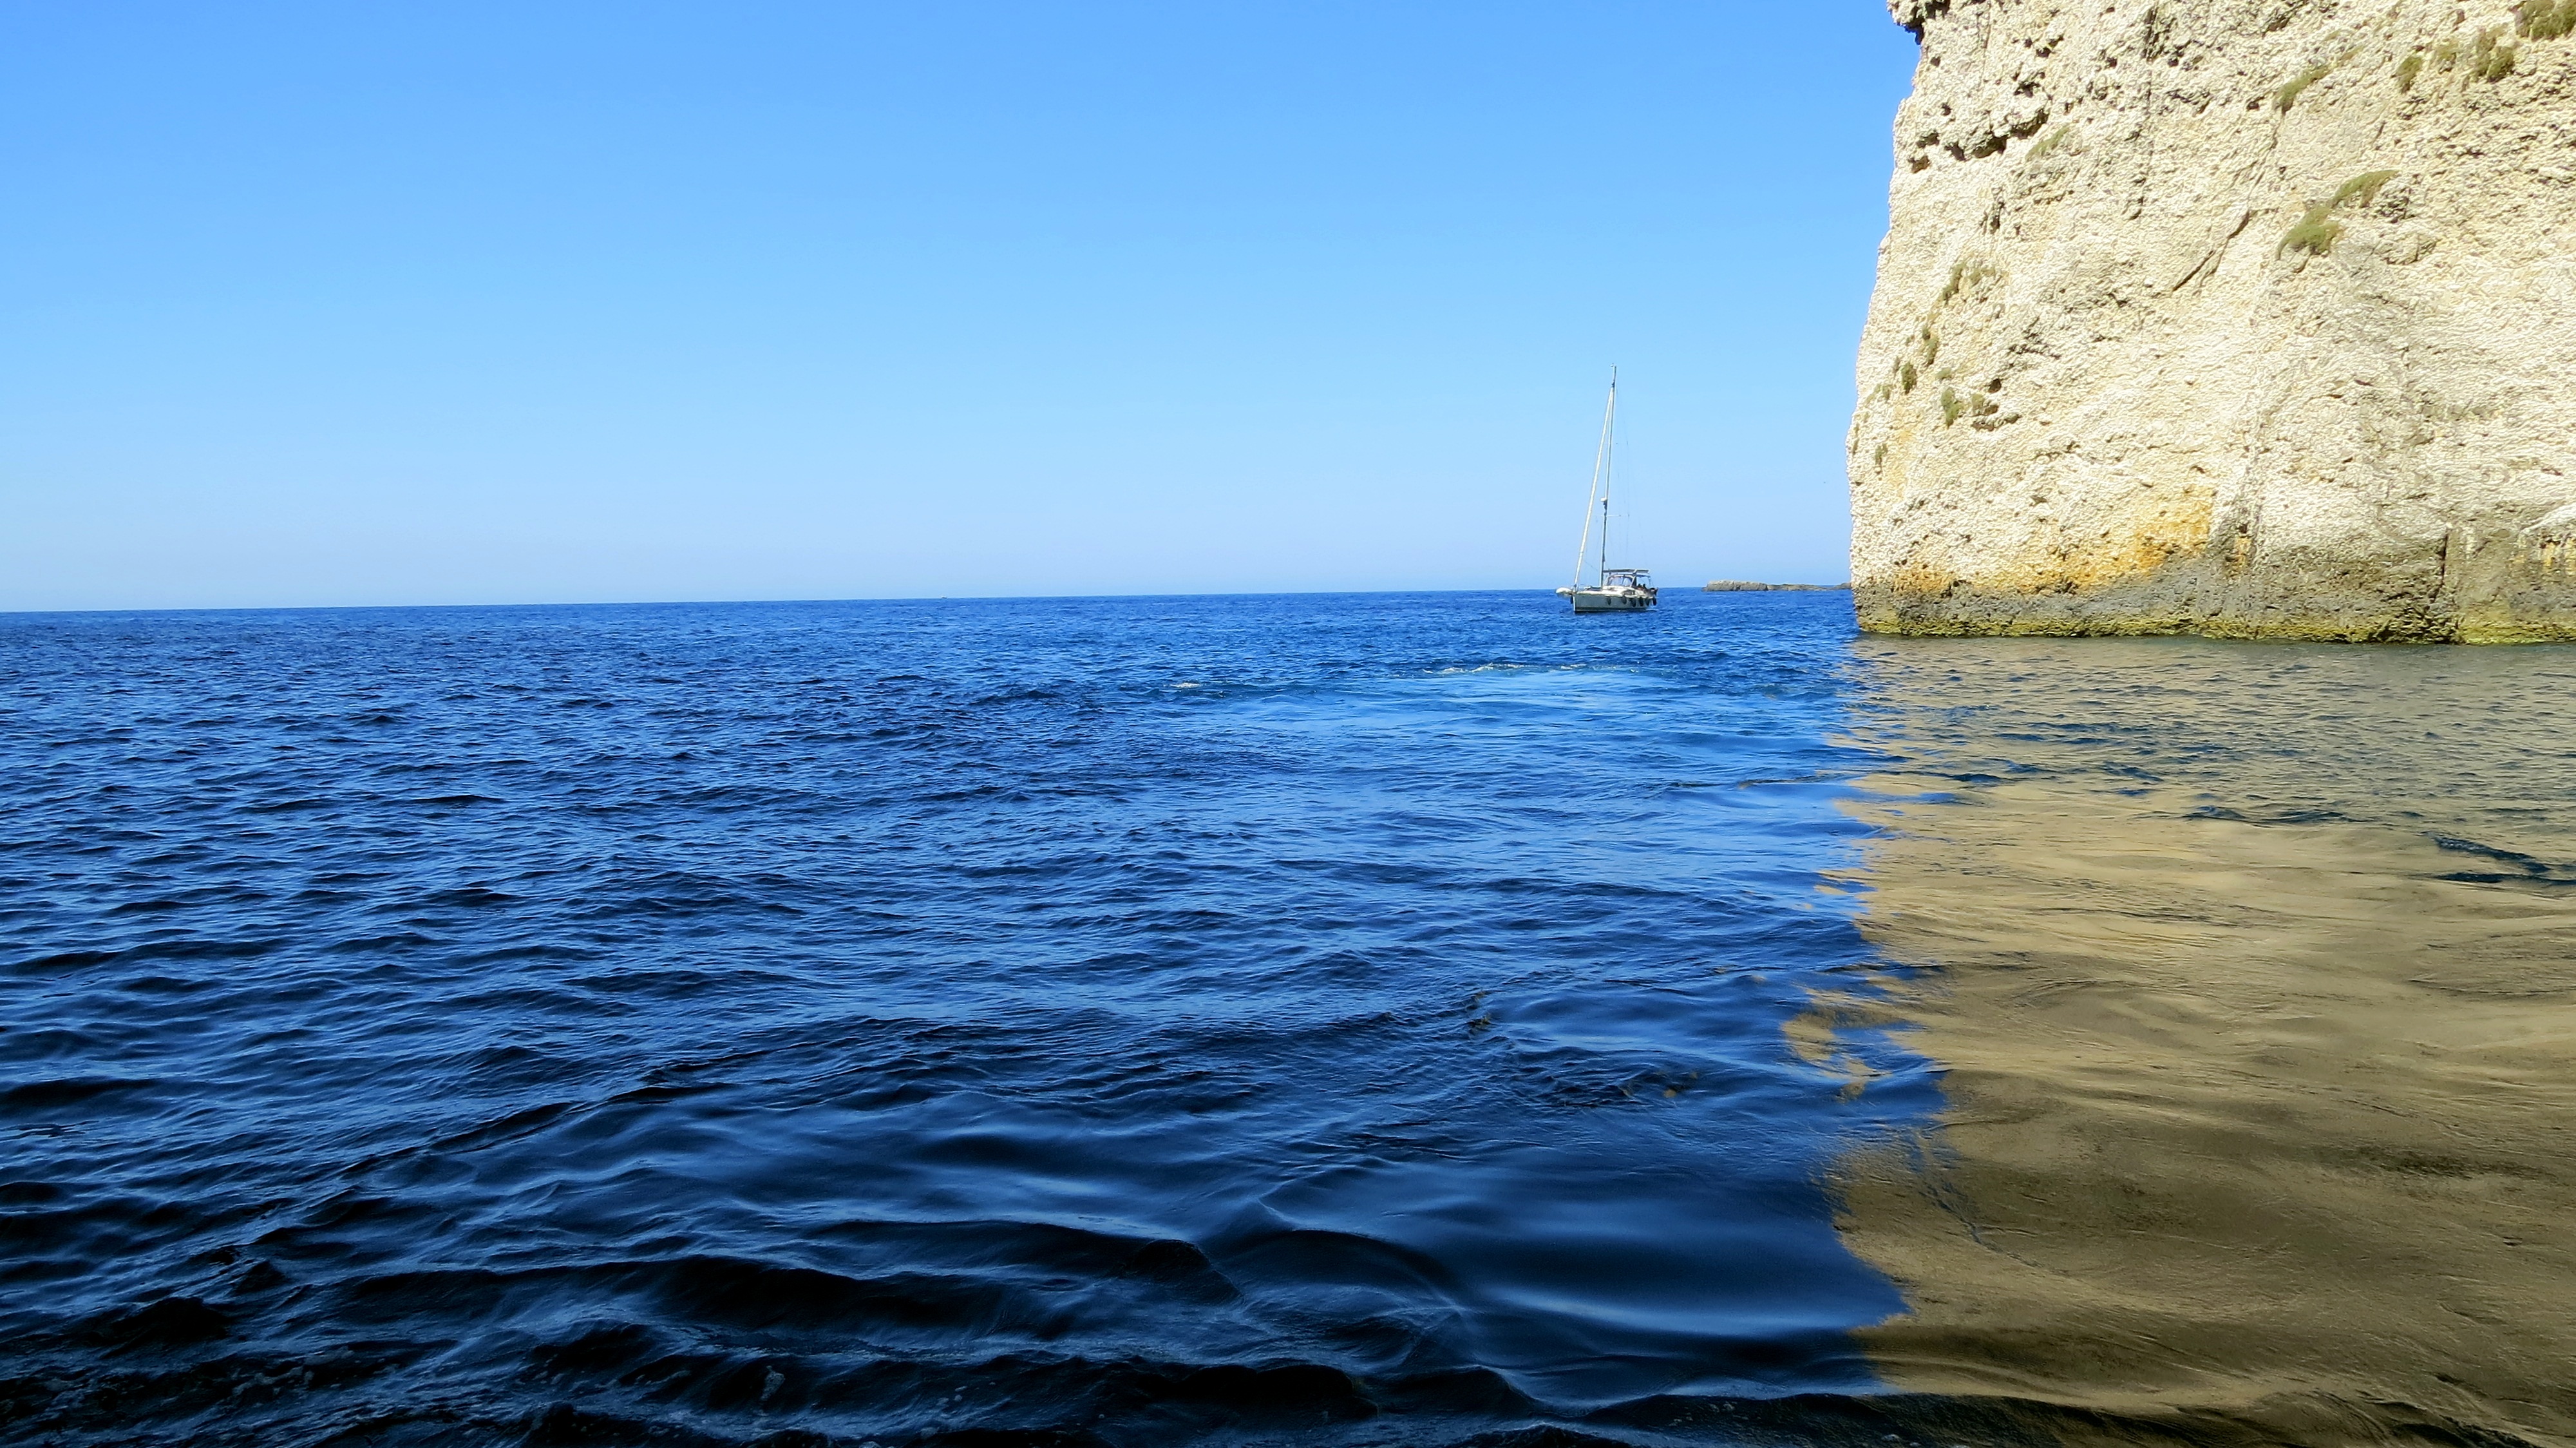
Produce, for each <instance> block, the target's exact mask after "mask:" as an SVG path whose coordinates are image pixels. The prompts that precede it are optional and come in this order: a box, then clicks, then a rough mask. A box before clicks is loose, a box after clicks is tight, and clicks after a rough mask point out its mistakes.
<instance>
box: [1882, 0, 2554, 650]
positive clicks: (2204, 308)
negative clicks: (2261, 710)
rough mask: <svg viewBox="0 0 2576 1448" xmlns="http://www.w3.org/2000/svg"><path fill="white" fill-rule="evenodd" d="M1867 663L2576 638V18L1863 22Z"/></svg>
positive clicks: (2165, 2) (2288, 5)
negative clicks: (1877, 185) (2172, 639)
mask: <svg viewBox="0 0 2576 1448" xmlns="http://www.w3.org/2000/svg"><path fill="white" fill-rule="evenodd" d="M1891 8H1892V10H1893V12H1894V14H1895V16H1896V18H1897V20H1898V21H1899V22H1900V23H1902V24H1904V25H1906V26H1907V27H1908V28H1909V29H1912V30H1913V31H1915V33H1916V34H1917V35H1918V36H1919V38H1920V39H1921V41H1922V47H1923V52H1922V59H1921V62H1920V64H1919V66H1918V68H1917V70H1916V73H1915V91H1914V94H1913V96H1912V97H1911V98H1910V99H1908V100H1907V101H1906V102H1905V104H1904V106H1903V108H1902V109H1901V110H1900V111H1899V112H1898V117H1897V136H1896V140H1897V165H1896V175H1895V181H1894V185H1893V189H1892V196H1891V214H1892V221H1891V226H1890V230H1889V234H1888V238H1887V241H1886V243H1885V245H1884V247H1883V248H1882V251H1881V255H1880V267H1879V280H1878V289H1877V293H1876V296H1875V298H1874V300H1873V302H1872V305H1871V311H1870V321H1869V327H1868V330H1867V333H1866V335H1865V336H1864V338H1863V341H1862V346H1861V356H1860V384H1861V387H1860V394H1861V395H1860V404H1859V411H1858V415H1857V416H1856V417H1855V419H1854V421H1853V426H1852V434H1851V444H1850V466H1851V477H1852V506H1853V543H1852V562H1853V577H1854V582H1855V585H1856V593H1857V600H1856V601H1857V604H1858V607H1859V612H1860V618H1861V621H1862V623H1863V625H1864V626H1865V627H1868V628H1871V629H1874V630H1878V631H1882V632H1894V633H2206V634H2217V635H2233V636H2247V637H2251V636H2262V637H2285V638H2312V639H2350V640H2379V639H2387V640H2399V639H2415V640H2457V641H2464V642H2504V641H2516V640H2537V639H2551V638H2576V388H2571V386H2570V383H2569V379H2570V378H2576V258H2571V257H2570V255H2569V254H2568V253H2567V251H2566V249H2565V238H2566V237H2567V236H2569V235H2571V234H2576V150H2571V146H2576V0H2527V3H2524V4H2521V5H2518V6H2507V5H2505V4H2501V3H2497V0H2472V3H2469V4H2466V5H2462V4H2460V3H2458V0H2393V3H2391V0H2371V3H2368V4H2362V3H2355V0H2152V3H2150V0H2104V3H2098V4H2086V5H2073V4H2064V3H2059V0H1893V4H1892V7H1891Z"/></svg>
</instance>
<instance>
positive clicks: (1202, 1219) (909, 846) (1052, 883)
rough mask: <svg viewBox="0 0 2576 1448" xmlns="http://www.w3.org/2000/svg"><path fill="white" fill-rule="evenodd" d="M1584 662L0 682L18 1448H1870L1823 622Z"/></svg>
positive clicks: (33, 643)
mask: <svg viewBox="0 0 2576 1448" xmlns="http://www.w3.org/2000/svg"><path fill="white" fill-rule="evenodd" d="M1561 608H1562V604H1561V603H1560V602H1559V601H1558V600H1556V599H1554V598H1552V597H1550V596H1548V595H1545V594H1536V593H1531V594H1486V595H1462V594H1444V595H1420V596H1392V595H1388V596H1366V597H1348V596H1345V597H1285V598H1203V599H1157V600H1096V601H1063V600H1053V601H1008V602H977V603H944V602H943V603H928V602H922V603H853V604H799V605H732V606H665V607H631V608H627V607H620V608H528V609H428V610H384V611H336V612H279V613H229V614H160V615H52V616H44V615H18V616H11V617H6V618H0V680H5V684H6V688H5V691H0V769H5V771H6V778H7V781H8V784H7V794H6V800H7V812H6V815H5V821H0V1001H5V1012H0V1153H5V1156H0V1183H5V1184H0V1213H5V1216H0V1224H4V1225H0V1231H5V1233H6V1236H5V1238H0V1270H4V1271H5V1277H0V1281H5V1284H6V1287H5V1307H0V1341H5V1346H0V1433H5V1435H6V1436H8V1437H9V1438H11V1439H12V1440H14V1441H26V1442H41V1443H64V1444H74V1443H82V1444H86V1443H111V1442H113V1443H180V1442H187V1443H259V1444H285V1443H323V1442H329V1443H333V1444H359V1443H369V1444H372V1443H412V1442H421V1443H427V1442H438V1443H447V1444H455V1443H482V1442H494V1443H499V1442H520V1441H538V1442H601V1443H624V1442H638V1443H641V1442H656V1443H660V1442H670V1443H733V1442H748V1441H762V1442H769V1443H774V1444H789V1443H819V1442H845V1443H852V1444H856V1443H860V1442H866V1441H871V1440H873V1441H875V1442H878V1443H880V1444H886V1445H892V1444H897V1443H911V1442H920V1441H943V1442H956V1443H970V1442H980V1443H1020V1442H1047V1443H1066V1444H1072V1443H1105V1444H1159V1443H1185V1442H1213V1443H1236V1442H1264V1443H1268V1442H1288V1441H1299V1442H1309V1441H1311V1442H1343V1441H1349V1442H1388V1443H1412V1442H1421V1443H1451V1442H1458V1441H1462V1440H1470V1439H1480V1438H1481V1439H1486V1440H1491V1441H1523V1440H1526V1441H1533V1442H1536V1441H1556V1440H1555V1439H1549V1438H1548V1437H1547V1434H1546V1433H1545V1432H1542V1433H1540V1434H1539V1436H1538V1437H1535V1438H1533V1437H1531V1436H1530V1434H1529V1432H1528V1430H1530V1429H1532V1428H1533V1427H1537V1426H1540V1425H1548V1424H1557V1425H1579V1426H1580V1427H1581V1428H1582V1431H1584V1432H1586V1433H1589V1434H1592V1435H1595V1436H1600V1437H1607V1438H1612V1439H1617V1440H1620V1441H1628V1442H1639V1443H1647V1442H1666V1441H1690V1442H1734V1441H1765V1442H1768V1441H1774V1440H1781V1439H1785V1438H1795V1437H1798V1436H1799V1435H1800V1434H1801V1433H1802V1432H1803V1431H1805V1429H1803V1428H1802V1427H1801V1424H1802V1423H1803V1422H1804V1421H1805V1420H1804V1419H1802V1418H1801V1417H1800V1415H1801V1414H1802V1413H1804V1414H1810V1415H1811V1416H1813V1417H1814V1420H1815V1423H1817V1424H1822V1423H1825V1422H1827V1421H1828V1420H1831V1421H1834V1422H1839V1421H1842V1420H1841V1419H1839V1418H1836V1417H1835V1416H1834V1414H1835V1412H1836V1411H1838V1410H1836V1409H1834V1408H1833V1406H1832V1405H1833V1404H1834V1402H1835V1400H1836V1399H1837V1398H1839V1397H1850V1396H1852V1395H1868V1394H1871V1393H1873V1392H1874V1391H1875V1390H1877V1389H1878V1387H1879V1385H1878V1384H1877V1383H1876V1382H1875V1380H1874V1379H1873V1376H1872V1373H1871V1370H1870V1368H1869V1366H1868V1365H1867V1362H1866V1361H1865V1360H1864V1359H1863V1358H1862V1357H1861V1356H1860V1355H1859V1353H1858V1352H1857V1351H1856V1350H1855V1348H1854V1347H1853V1345H1852V1339H1851V1338H1850V1336H1849V1333H1850V1331H1851V1330H1852V1329H1854V1328H1856V1327H1861V1326H1864V1325H1867V1324H1871V1323H1874V1322H1877V1321H1879V1320H1881V1319H1883V1318H1886V1317H1888V1316H1889V1315H1891V1314H1893V1313H1896V1312H1898V1311H1900V1310H1901V1307H1902V1304H1901V1302H1900V1300H1899V1298H1898V1295H1897V1293H1896V1292H1895V1290H1894V1289H1893V1288H1892V1287H1891V1286H1890V1285H1889V1284H1888V1283H1887V1282H1886V1281H1885V1280H1884V1279H1883V1278H1882V1277H1881V1276H1880V1275H1879V1274H1877V1273H1876V1272H1875V1271H1873V1270H1871V1269H1870V1268H1868V1267H1867V1266H1865V1265H1863V1264H1862V1263H1861V1262H1859V1261H1858V1260H1856V1259H1855V1258H1854V1257H1853V1256H1852V1255H1850V1253H1849V1252H1847V1251H1846V1250H1845V1249H1844V1247H1843V1246H1842V1245H1841V1243H1840V1242H1839V1241H1838V1240H1837V1237H1836V1234H1835V1229H1834V1221H1833V1212H1834V1203H1833V1201H1832V1199H1831V1195H1830V1193H1829V1191H1828V1189H1827V1187H1826V1185H1825V1175H1826V1169H1827V1167H1828V1165H1829V1164H1830V1162H1831V1160H1832V1159H1833V1157H1834V1155H1835V1153H1836V1152H1837V1151H1839V1150H1840V1149H1842V1148H1843V1147H1844V1146H1845V1145H1847V1144H1848V1143H1849V1142H1851V1141H1852V1140H1854V1139H1855V1138H1857V1137H1862V1136H1866V1135H1868V1134H1870V1133H1872V1132H1875V1131H1878V1130H1880V1129H1882V1128H1884V1127H1885V1126H1887V1125H1888V1124H1889V1123H1891V1122H1894V1121H1898V1120H1901V1119H1908V1118H1913V1117H1919V1116H1920V1115H1922V1114H1923V1113H1926V1112H1928V1111H1930V1110H1932V1109H1933V1108H1934V1107H1935V1106H1936V1104H1937V1102H1936V1099H1935V1097H1936V1090H1935V1088H1934V1086H1933V1085H1932V1084H1931V1082H1930V1081H1929V1080H1928V1078H1927V1076H1926V1075H1925V1073H1924V1071H1923V1069H1922V1068H1921V1066H1920V1065H1919V1063H1915V1062H1913V1061H1911V1060H1910V1058H1908V1057H1907V1056H1905V1055H1904V1054H1903V1053H1902V1051H1901V1050H1899V1049H1898V1048H1897V1047H1896V1046H1894V1045H1892V1044H1890V1043H1889V1042H1887V1041H1885V1040H1881V1039H1876V1038H1872V1037H1869V1036H1867V1035H1851V1036H1847V1037H1846V1038H1845V1039H1844V1041H1843V1043H1842V1046H1841V1050H1842V1052H1843V1053H1844V1058H1843V1059H1834V1058H1832V1057H1831V1055H1830V1053H1828V1054H1827V1055H1823V1056H1820V1055H1819V1053H1818V1052H1817V1051H1816V1050H1814V1049H1812V1048H1811V1049H1807V1050H1805V1051H1803V1052H1802V1051H1801V1050H1799V1049H1795V1048H1793V1046H1792V1044H1791V1038H1790V1036H1789V1035H1788V1034H1786V1033H1785V1032H1784V1028H1785V1027H1786V1026H1787V1025H1788V1024H1789V1023H1790V1022H1791V1021H1792V1019H1793V1018H1794V1017H1796V1016H1797V1015H1798V1014H1799V1013H1800V1012H1801V1011H1802V1010H1803V1009H1804V1008H1805V1007H1806V1005H1807V1004H1808V1001H1809V998H1810V997H1809V992H1810V990H1811V989H1812V988H1814V987H1816V986H1817V985H1819V984H1820V983H1827V982H1834V981H1840V980H1844V979H1846V978H1849V977H1852V976H1853V975H1854V974H1855V973H1856V972H1859V971H1861V970H1862V969H1864V968H1867V967H1870V966H1871V965H1872V963H1873V962H1872V960H1871V953H1870V950H1869V948H1868V947H1867V946H1866V945H1865V944H1864V943H1863V941H1862V939H1861V937H1860V935H1859V934H1858V932H1857V931H1856V929H1855V927H1854V923H1853V919H1852V915H1851V910H1850V908H1849V904H1848V899H1847V897H1845V896H1843V895H1841V894H1839V893H1836V892H1835V891H1834V890H1832V889H1831V888H1829V887H1828V886H1827V884H1826V882H1825V880H1824V872H1826V871H1830V870H1835V869H1838V868H1842V867H1844V866H1847V865H1848V864H1849V863H1850V857H1851V853H1852V848H1853V844H1854V841H1855V839H1856V838H1857V836H1858V834H1859V833H1860V831H1861V829H1862V826H1860V825H1857V824H1855V823H1853V822H1852V821H1851V820H1850V819H1848V818H1846V816H1845V814H1844V813H1842V812H1840V811H1838V810H1837V809H1836V808H1835V802H1836V800H1837V799H1838V798H1839V797H1841V796H1842V795H1843V793H1844V792H1845V791H1846V790H1847V788H1848V784H1847V781H1848V780H1849V779H1851V778H1852V777H1853V776H1855V775H1856V774H1859V773H1861V772H1863V771H1866V770H1867V769H1869V768H1871V767H1872V764H1873V762H1874V761H1873V759H1872V758H1871V756H1869V755H1868V754H1866V753H1864V752H1863V751H1861V750H1859V749H1857V748H1855V747H1852V746H1850V745H1848V744H1845V743H1841V742H1838V741H1839V740H1840V738H1841V730H1842V728H1843V726H1844V720H1843V707H1844V706H1843V703H1842V699H1843V695H1844V693H1845V688H1844V680H1843V672H1842V671H1843V669H1844V666H1845V663H1846V656H1847V654H1848V651H1849V649H1850V647H1851V637H1852V625H1851V618H1850V611H1849V606H1848V602H1847V600H1846V598H1845V597H1844V596H1840V595H1826V596H1758V595H1756V596H1745V595H1718V596H1710V597H1703V596H1700V595H1696V594H1690V595H1677V596H1671V597H1669V599H1668V606H1667V607H1666V608H1665V609H1663V610H1661V611H1659V612H1658V613H1656V614H1654V615H1651V616H1647V617H1640V618H1601V619H1581V620H1578V619H1574V618H1571V617H1569V616H1567V615H1565V614H1563V613H1562V612H1560V610H1561ZM1856 1062H1857V1063H1858V1064H1859V1065H1862V1066H1866V1067H1867V1068H1868V1070H1870V1071H1875V1072H1878V1073H1883V1074H1881V1075H1879V1076H1878V1077H1877V1079H1876V1081H1875V1084H1873V1085H1872V1086H1871V1087H1870V1089H1868V1090H1866V1091H1859V1090H1856V1089H1853V1087H1854V1082H1855V1081H1857V1080H1859V1079H1861V1075H1862V1073H1861V1072H1859V1071H1857V1070H1856V1069H1855V1063H1856ZM1782 1400H1796V1401H1794V1402H1792V1403H1790V1404H1788V1405H1787V1406H1785V1407H1784V1406H1782ZM1766 1403H1767V1404H1771V1405H1772V1406H1770V1407H1767V1408H1766V1407H1763V1406H1762V1405H1764V1404H1766ZM1800 1404H1804V1405H1805V1406H1800ZM1810 1426H1813V1425H1810ZM1551 1431H1553V1430H1551ZM1816 1431H1822V1429H1821V1428H1818V1429H1816ZM1515 1433H1517V1434H1519V1437H1518V1438H1510V1437H1509V1436H1508V1435H1512V1434H1515ZM1496 1434H1503V1435H1507V1436H1506V1438H1505V1439H1493V1438H1492V1435H1496ZM1561 1437H1562V1434H1561V1433H1560V1434H1559V1438H1561ZM1871 1438H1872V1441H1875V1435H1874V1434H1873V1435H1871Z"/></svg>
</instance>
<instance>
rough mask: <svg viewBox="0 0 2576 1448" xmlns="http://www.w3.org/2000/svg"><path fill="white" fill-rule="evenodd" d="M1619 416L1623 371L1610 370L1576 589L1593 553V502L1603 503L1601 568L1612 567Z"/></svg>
mask: <svg viewBox="0 0 2576 1448" xmlns="http://www.w3.org/2000/svg"><path fill="white" fill-rule="evenodd" d="M1618 416H1619V369H1618V368H1616V367H1613V368H1611V369H1610V400H1609V401H1608V402H1607V403H1605V404H1603V405H1602V408H1601V446H1600V447H1599V448H1598V449H1597V450H1596V451H1594V453H1593V454H1592V491H1591V493H1590V494H1589V495H1587V496H1586V497H1585V498H1584V500H1583V537H1582V538H1581V539H1580V540H1579V541H1577V542H1576V543H1575V545H1574V586H1575V587H1577V588H1581V587H1582V586H1583V555H1584V554H1586V553H1589V552H1591V551H1592V501H1593V499H1594V498H1598V499H1600V500H1601V566H1602V567H1603V568H1605V569H1606V568H1608V567H1609V566H1610V424H1611V422H1612V421H1613V420H1614V419H1616V418H1617V417H1618Z"/></svg>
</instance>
